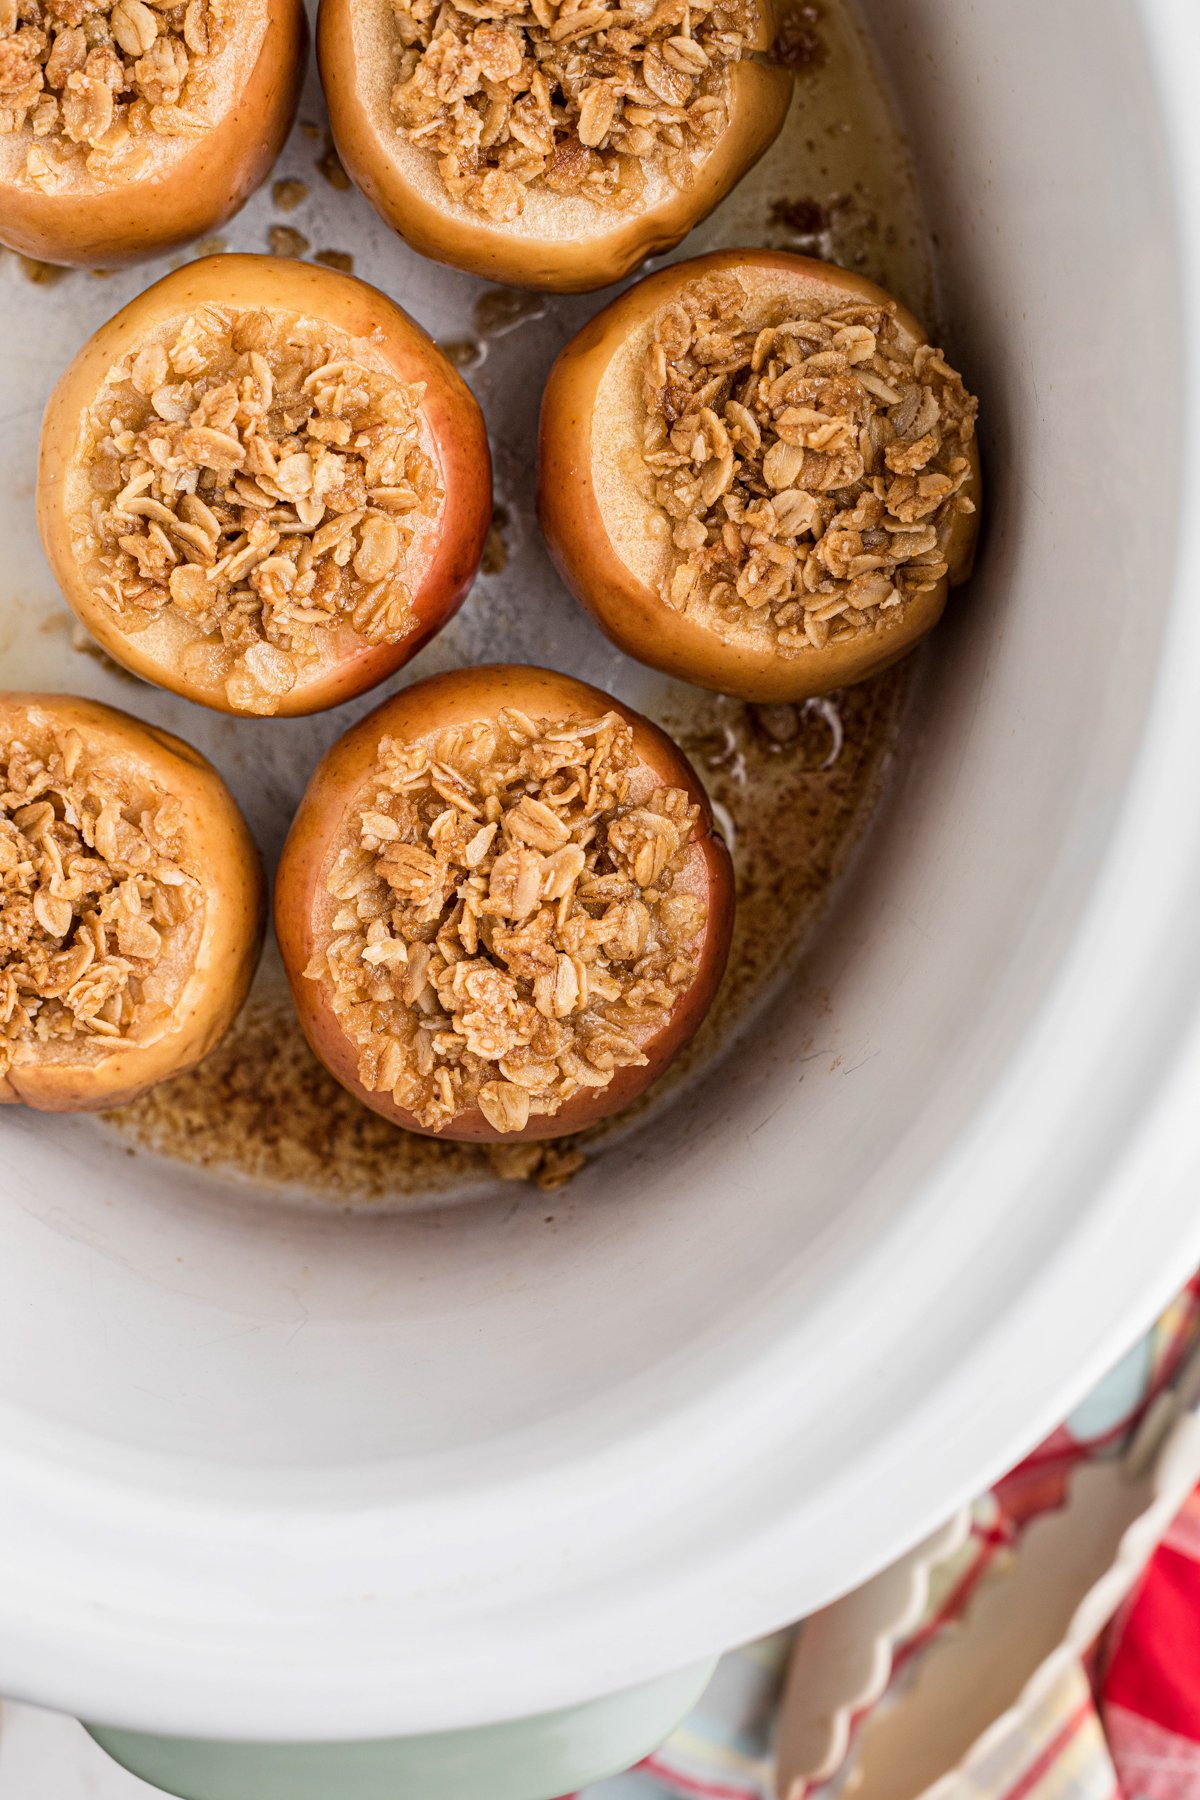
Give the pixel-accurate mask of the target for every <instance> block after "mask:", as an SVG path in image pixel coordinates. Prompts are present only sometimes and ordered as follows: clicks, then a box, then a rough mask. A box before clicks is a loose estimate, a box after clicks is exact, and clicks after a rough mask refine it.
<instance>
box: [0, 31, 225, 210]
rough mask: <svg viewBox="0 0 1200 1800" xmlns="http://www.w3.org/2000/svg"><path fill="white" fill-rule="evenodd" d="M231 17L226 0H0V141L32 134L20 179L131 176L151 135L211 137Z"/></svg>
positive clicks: (49, 182)
mask: <svg viewBox="0 0 1200 1800" xmlns="http://www.w3.org/2000/svg"><path fill="white" fill-rule="evenodd" d="M235 17H236V7H235V5H234V0H175V3H171V0H152V3H151V4H145V3H144V0H115V4H114V0H0V135H5V134H7V135H13V134H15V133H17V132H28V133H29V134H30V136H31V138H32V142H31V143H30V144H29V148H28V151H27V154H26V159H25V176H26V178H27V180H29V181H30V182H32V183H33V185H34V186H36V187H39V188H41V189H43V191H45V192H46V193H53V192H54V191H55V189H56V188H58V187H59V186H61V184H62V183H63V181H64V180H66V179H67V177H68V175H69V174H71V173H72V171H73V170H76V169H78V168H80V167H84V168H86V169H87V171H88V172H89V174H92V175H96V176H99V177H100V178H101V179H105V178H112V177H120V178H122V179H126V180H129V179H133V178H135V177H136V176H137V175H138V174H139V173H140V165H141V164H142V163H148V162H149V159H150V158H149V150H150V146H151V145H153V142H154V140H155V139H156V138H160V139H161V138H180V137H195V136H197V135H199V134H200V133H201V132H203V131H205V130H207V128H208V123H209V121H208V120H207V118H206V117H205V109H206V107H207V106H208V104H209V102H210V100H211V98H212V92H213V79H212V69H211V63H212V58H213V56H214V55H215V54H216V53H217V52H218V51H219V50H220V49H221V48H222V47H223V45H224V43H225V42H226V40H227V37H228V33H229V30H230V26H231V24H232V22H233V20H234V18H235Z"/></svg>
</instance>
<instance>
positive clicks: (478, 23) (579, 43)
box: [392, 0, 758, 221]
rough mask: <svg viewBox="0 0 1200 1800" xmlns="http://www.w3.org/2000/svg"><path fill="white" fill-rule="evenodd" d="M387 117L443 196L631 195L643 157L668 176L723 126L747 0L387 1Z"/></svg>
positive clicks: (517, 203) (478, 203) (505, 206)
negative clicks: (417, 149)
mask: <svg viewBox="0 0 1200 1800" xmlns="http://www.w3.org/2000/svg"><path fill="white" fill-rule="evenodd" d="M392 12H393V15H394V19H395V30H396V37H397V40H398V43H399V45H400V57H399V80H398V81H397V83H396V85H395V87H394V89H393V91H392V118H393V121H394V123H395V125H396V127H397V129H398V130H399V131H400V132H401V133H403V135H404V136H405V137H407V138H408V139H409V140H410V142H412V143H414V144H417V145H419V146H421V147H422V148H424V149H426V150H429V151H431V152H432V153H433V154H434V155H435V156H436V157H437V160H438V170H439V172H440V174H441V178H442V181H443V182H444V184H445V187H446V190H447V192H448V193H450V194H452V195H453V196H454V197H455V198H456V199H459V200H462V201H465V202H466V204H467V205H468V206H470V207H472V208H473V209H474V210H475V211H476V212H479V213H482V214H484V215H485V217H487V218H489V219H494V220H497V221H505V220H510V219H514V218H516V217H517V216H518V215H519V213H520V212H521V210H522V208H523V207H524V204H525V196H526V191H527V189H528V188H529V187H531V186H532V185H533V184H535V183H537V182H539V181H540V182H542V183H543V184H544V186H545V187H547V188H549V189H550V190H551V192H553V193H556V194H577V195H581V196H582V197H583V198H585V199H588V200H591V201H594V202H595V203H597V204H598V205H603V206H614V207H625V206H632V205H635V204H636V202H637V200H638V198H639V196H640V194H641V192H642V190H643V187H644V181H645V175H644V166H648V165H650V164H651V163H653V164H654V165H655V166H656V167H658V168H661V170H662V171H663V172H664V173H665V175H666V177H667V179H668V180H669V181H671V182H673V183H674V185H675V186H677V187H686V186H687V185H688V184H689V182H690V181H691V180H692V177H693V175H694V172H695V164H696V162H697V161H698V160H699V158H700V157H701V156H702V155H703V154H704V153H705V152H706V151H708V150H709V149H711V147H712V145H713V144H714V143H715V142H716V140H717V139H718V138H719V137H720V136H721V134H722V132H723V131H724V130H725V128H726V126H727V124H728V122H729V95H730V71H731V70H732V68H733V66H734V64H735V63H737V62H738V61H740V59H741V58H742V57H743V56H744V55H746V54H747V52H748V50H749V48H750V45H751V43H752V40H753V37H754V31H755V28H756V26H757V24H758V11H757V7H756V5H755V4H754V0H658V4H657V5H655V4H653V0H634V4H632V5H628V6H620V5H605V4H600V5H594V4H591V3H590V0H562V4H557V3H556V0H392Z"/></svg>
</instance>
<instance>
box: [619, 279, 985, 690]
mask: <svg viewBox="0 0 1200 1800" xmlns="http://www.w3.org/2000/svg"><path fill="white" fill-rule="evenodd" d="M747 299H748V296H747V293H746V289H745V287H744V286H743V284H742V282H741V281H740V280H739V279H738V278H737V276H736V275H732V274H720V275H712V276H707V277H704V278H702V279H701V280H699V281H695V282H692V283H690V284H689V286H688V287H686V288H685V289H684V290H683V293H682V294H681V296H680V299H679V300H678V301H677V302H675V303H673V304H672V305H670V306H667V307H664V309H663V310H662V312H661V313H660V314H659V315H658V318H657V319H656V321H655V325H654V331H653V337H652V340H651V344H650V348H649V350H648V352H647V355H646V360H645V366H644V371H643V402H644V405H645V410H646V423H645V429H644V437H643V448H642V454H643V459H644V462H645V465H646V468H647V469H648V470H649V472H650V475H649V477H648V479H647V484H646V485H647V492H648V494H649V495H651V496H652V497H653V498H654V500H656V501H657V503H658V505H659V506H661V507H662V508H663V511H664V512H665V513H666V515H667V517H668V519H669V520H670V521H671V522H672V532H671V542H672V545H673V547H674V551H675V555H674V557H673V559H672V567H671V570H670V572H669V574H668V575H667V577H666V579H665V581H664V584H663V597H664V599H665V600H666V601H667V602H668V603H669V604H670V605H671V606H673V607H674V608H676V610H678V611H680V612H684V613H687V614H688V615H689V616H692V617H695V618H697V619H698V620H699V621H700V622H702V623H704V624H706V625H709V626H710V627H712V628H715V629H717V630H722V629H723V628H724V629H725V630H729V631H732V632H737V633H741V632H744V631H745V630H747V629H751V630H761V631H769V632H770V633H772V634H773V637H774V640H775V643H776V645H777V646H778V648H779V649H780V650H782V651H783V652H785V653H788V654H792V655H796V654H799V653H801V652H803V651H806V650H808V649H809V648H810V647H811V648H814V649H818V650H819V649H822V648H823V647H824V646H825V645H826V644H830V643H833V644H836V643H840V642H843V641H846V640H849V639H851V638H854V637H857V636H858V635H859V634H860V633H865V632H869V631H875V630H877V629H880V628H881V627H883V626H885V625H886V624H887V623H888V621H889V619H890V618H892V617H894V616H896V615H897V613H898V611H899V610H900V609H902V608H903V607H904V606H905V605H906V604H907V603H908V602H909V601H911V600H913V599H914V598H915V597H916V595H918V594H920V593H923V592H925V591H926V590H927V589H929V588H932V587H934V586H936V584H937V583H938V582H939V581H941V580H942V579H943V577H944V576H945V574H946V572H947V563H946V554H945V552H946V544H947V539H948V537H949V534H950V530H951V528H952V526H953V524H954V521H955V518H956V517H957V516H958V515H959V514H961V513H969V512H973V511H974V505H973V502H972V501H971V500H970V499H969V498H968V496H967V495H965V494H963V493H961V492H960V489H961V488H962V486H963V484H964V482H965V481H966V480H967V477H968V475H969V473H970V463H969V461H968V458H967V455H966V451H967V446H968V445H969V444H970V442H971V439H972V437H973V435H974V430H975V414H976V401H975V400H974V398H973V397H972V396H971V395H970V394H968V393H967V391H966V389H965V388H964V386H963V382H962V378H961V376H959V375H958V374H956V373H955V371H954V370H953V369H951V368H950V367H949V365H948V364H947V362H946V360H945V358H944V357H943V355H942V353H941V351H940V350H936V349H934V348H932V347H931V346H930V345H929V344H922V345H920V346H919V347H917V348H915V349H912V350H910V349H908V348H907V347H906V346H905V345H904V343H903V342H902V340H901V334H900V330H899V327H898V325H897V323H896V318H895V307H894V306H891V305H887V306H883V305H879V306H872V305H866V304H863V303H858V302H852V303H849V304H847V305H843V306H838V307H833V308H830V309H828V310H825V311H820V310H818V309H816V308H814V309H813V312H812V315H811V316H805V317H799V318H798V317H796V316H794V315H792V316H789V314H788V311H787V309H786V302H784V301H783V300H782V299H781V300H780V303H779V305H778V307H777V308H776V314H777V322H776V323H774V324H769V325H766V326H764V327H763V328H762V329H760V330H757V331H755V330H753V329H750V328H748V327H747V326H746V324H745V316H746V304H747Z"/></svg>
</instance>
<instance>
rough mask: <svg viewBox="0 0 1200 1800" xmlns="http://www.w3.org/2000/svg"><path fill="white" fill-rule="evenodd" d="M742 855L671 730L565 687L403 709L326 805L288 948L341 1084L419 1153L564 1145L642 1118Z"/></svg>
mask: <svg viewBox="0 0 1200 1800" xmlns="http://www.w3.org/2000/svg"><path fill="white" fill-rule="evenodd" d="M732 922H733V876H732V869H731V864H730V860H729V853H728V851H727V850H726V848H725V846H724V844H723V843H722V842H721V840H720V838H719V837H717V836H715V835H714V832H713V824H712V814H711V811H710V809H709V805H708V801H707V799H706V797H705V793H704V789H703V788H702V786H701V784H700V781H699V779H698V777H697V775H696V774H695V771H694V770H693V769H692V767H691V765H690V764H689V763H688V761H687V759H686V758H685V757H684V755H683V753H682V751H680V750H679V749H678V748H677V747H676V745H674V744H673V743H672V742H671V740H670V739H669V738H668V737H666V736H665V735H664V734H663V733H662V732H661V731H660V730H659V729H658V727H657V726H655V725H652V724H651V723H650V722H649V720H647V719H643V718H642V717H641V716H640V715H639V714H638V713H635V712H632V711H631V710H630V709H629V708H628V707H626V706H622V705H621V704H620V703H619V702H617V701H615V700H613V699H612V698H611V696H610V695H608V694H603V693H600V692H599V691H598V690H597V689H595V688H592V687H587V686H585V685H584V683H583V682H579V681H573V680H571V679H570V678H569V677H568V676H566V675H557V674H554V673H552V672H551V671H550V670H547V669H531V668H515V667H492V668H475V669H460V670H458V671H456V672H454V673H452V674H449V675H437V676H434V677H433V679H432V680H429V681H423V682H419V683H418V684H417V685H416V686H415V687H411V688H408V689H406V690H405V691H404V692H403V693H400V694H397V695H396V696H394V698H392V699H390V700H388V701H385V703H384V704H383V705H382V706H380V707H379V708H377V710H376V711H375V712H373V713H372V714H371V715H370V716H369V717H368V718H366V719H364V720H363V722H362V723H361V724H360V725H357V726H355V727H354V729H353V730H351V731H349V732H347V733H346V735H345V737H343V738H342V739H341V740H340V741H339V742H338V743H337V744H335V745H334V747H333V749H332V750H331V751H330V752H329V754H328V755H327V756H326V758H325V760H324V762H323V763H321V765H320V767H319V768H318V769H317V771H316V774H315V775H314V776H313V778H312V781H311V782H310V784H309V787H308V791H307V793H306V794H305V796H304V799H303V801H302V803H301V806H300V810H299V812H298V813H297V815H296V819H295V822H294V824H293V826H292V829H291V833H290V835H289V837H288V841H287V844H286V845H285V847H284V853H283V860H282V862H281V864H280V869H279V878H278V882H277V885H276V899H275V929H276V933H277V935H278V938H279V943H280V948H281V949H282V952H283V960H284V965H285V967H286V969H287V971H288V977H289V980H290V981H291V985H292V993H293V995H294V997H295V1001H296V1007H297V1010H298V1012H299V1015H300V1021H301V1024H302V1025H303V1027H304V1031H305V1033H306V1035H307V1037H308V1040H309V1042H310V1044H311V1045H312V1047H313V1049H314V1051H315V1052H316V1054H317V1055H318V1056H319V1057H320V1058H321V1060H322V1062H324V1063H325V1065H326V1067H327V1068H328V1069H330V1071H331V1072H332V1073H333V1074H334V1075H335V1076H336V1077H337V1079H338V1080H339V1081H340V1082H342V1083H343V1084H344V1085H345V1086H346V1087H347V1088H349V1089H350V1091H351V1092H352V1093H354V1094H356V1095H357V1096H358V1097H359V1099H360V1100H362V1101H364V1102H365V1104H366V1105H367V1106H369V1107H371V1108H373V1109H374V1111H376V1112H378V1113H382V1114H383V1116H384V1117H385V1118H388V1119H391V1120H393V1121H394V1122H395V1123H396V1124H398V1125H403V1126H405V1127H407V1129H408V1130H410V1131H418V1132H425V1133H427V1134H431V1135H441V1136H443V1137H448V1138H457V1139H487V1140H493V1139H498V1138H510V1139H511V1138H548V1137H559V1136H562V1135H564V1134H565V1133H567V1132H571V1131H578V1130H579V1129H580V1128H581V1127H582V1126H585V1125H591V1124H594V1123H595V1121H596V1120H598V1119H603V1118H606V1117H607V1116H608V1115H609V1114H611V1113H614V1112H616V1111H618V1109H619V1108H621V1107H623V1106H625V1105H627V1104H628V1103H629V1102H630V1101H631V1100H632V1099H634V1098H635V1096H636V1095H638V1094H640V1093H641V1092H642V1091H643V1089H645V1088H646V1087H648V1086H649V1084H650V1083H651V1082H652V1081H654V1080H655V1079H656V1077H657V1076H659V1075H661V1074H662V1072H663V1071H664V1069H666V1067H667V1065H668V1064H669V1063H670V1062H671V1060H672V1058H673V1057H674V1056H676V1055H677V1054H678V1052H679V1051H680V1050H681V1049H682V1048H683V1046H684V1045H685V1044H686V1043H687V1042H688V1040H689V1038H691V1036H692V1035H693V1033H694V1032H695V1031H696V1029H697V1027H698V1026H699V1024H700V1022H701V1020H702V1019H703V1017H704V1014H705V1012H706V1011H707V1009H708V1006H709V1004H710V1002H711V1001H712V998H713V995H714V994H715V992H716V989H717V986H718V984H719V982H720V980H721V975H722V972H723V970H724V967H725V959H726V956H727V954H728V949H729V937H730V931H731V928H732Z"/></svg>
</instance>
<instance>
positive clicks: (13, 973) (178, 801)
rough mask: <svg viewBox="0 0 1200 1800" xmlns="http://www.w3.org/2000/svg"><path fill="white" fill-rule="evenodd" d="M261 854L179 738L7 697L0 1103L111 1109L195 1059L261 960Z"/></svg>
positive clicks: (85, 707)
mask: <svg viewBox="0 0 1200 1800" xmlns="http://www.w3.org/2000/svg"><path fill="white" fill-rule="evenodd" d="M264 916H265V884H264V879H263V872H262V865H261V863H260V861H259V856H258V852H257V850H256V848H255V846H254V843H253V840H252V839H251V837H250V834H249V832H248V830H247V828H246V825H245V822H244V820H243V819H242V816H241V814H240V812H239V811H238V808H237V805H236V803H235V802H234V799H233V796H232V795H231V794H230V792H229V790H228V788H227V787H226V786H225V784H224V782H223V781H222V780H221V778H220V776H219V775H218V774H217V772H216V770H215V769H214V768H213V767H212V765H211V764H210V763H208V762H207V761H206V760H205V759H204V758H203V757H202V756H200V755H199V754H198V753H197V752H196V751H194V750H193V749H192V748H191V747H190V746H189V745H187V744H185V743H183V742H182V741H181V740H180V739H179V738H176V737H172V736H171V735H170V734H169V733H167V732H164V731H160V730H158V729H157V728H155V727H153V726H150V725H146V724H143V723H142V722H141V721H140V720H138V719H135V718H132V717H131V716H130V715H129V714H128V713H123V712H118V711H117V710H116V709H115V708H113V707H109V706H103V705H101V704H99V703H98V702H97V701H93V700H82V699H77V698H75V697H73V696H70V695H60V694H15V693H14V694H0V1103H5V1104H7V1103H14V1102H21V1103H24V1104H25V1105H28V1106H33V1107H37V1108H39V1109H41V1110H43V1111H47V1112H90V1111H94V1110H97V1109H99V1108H102V1107H107V1106H116V1105H120V1104H123V1103H124V1102H126V1101H129V1100H132V1099H134V1098H136V1097H137V1096H138V1095H139V1094H143V1093H145V1092H146V1091H147V1089H149V1088H151V1087H153V1086H154V1085H155V1084H156V1083H158V1082H160V1081H164V1080H166V1079H167V1078H168V1077H170V1076H173V1075H178V1074H181V1073H182V1072H183V1071H184V1070H186V1069H190V1068H191V1067H193V1066H194V1064H196V1063H197V1062H199V1061H200V1059H201V1058H202V1057H203V1056H205V1055H206V1054H207V1052H208V1051H209V1050H211V1049H212V1047H213V1046H214V1044H216V1043H217V1042H218V1040H219V1039H220V1038H221V1037H222V1036H223V1035H224V1033H225V1031H226V1030H227V1029H228V1027H229V1025H230V1024H231V1023H232V1021H233V1019H234V1018H235V1017H236V1015H237V1013H238V1010H239V1008H240V1007H241V1004H242V1001H243V1000H244V999H245V997H246V993H247V991H248V989H249V986H250V982H251V978H252V977H253V974H254V970H255V968H256V966H257V963H258V954H259V950H260V948H261V945H262V932H263V923H264Z"/></svg>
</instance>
